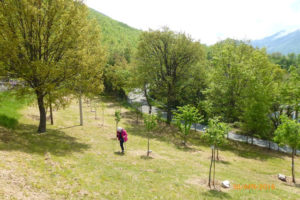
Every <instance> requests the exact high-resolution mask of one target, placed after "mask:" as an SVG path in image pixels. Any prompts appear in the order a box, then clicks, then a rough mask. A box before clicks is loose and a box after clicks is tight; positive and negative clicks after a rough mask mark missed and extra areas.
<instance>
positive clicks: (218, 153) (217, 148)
mask: <svg viewBox="0 0 300 200" xmlns="http://www.w3.org/2000/svg"><path fill="white" fill-rule="evenodd" d="M217 160H219V148H218V147H217Z"/></svg>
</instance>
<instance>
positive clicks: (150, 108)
mask: <svg viewBox="0 0 300 200" xmlns="http://www.w3.org/2000/svg"><path fill="white" fill-rule="evenodd" d="M144 95H145V97H146V101H147V104H148V106H149V115H151V113H152V105H151V103H150V99H149V96H148V92H147V88H146V85H144Z"/></svg>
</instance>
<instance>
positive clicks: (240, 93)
mask: <svg viewBox="0 0 300 200" xmlns="http://www.w3.org/2000/svg"><path fill="white" fill-rule="evenodd" d="M131 75H132V81H131V82H132V85H131V86H132V87H133V88H140V89H141V90H142V91H143V92H144V95H145V97H146V99H147V102H148V104H149V105H150V108H151V104H152V103H153V99H154V100H156V101H158V102H161V103H163V105H165V107H164V109H165V110H166V111H167V123H170V122H171V120H172V111H173V110H176V109H178V112H179V113H180V114H179V115H178V114H176V112H175V120H176V121H177V125H178V127H179V129H180V131H181V132H182V135H183V138H184V139H186V135H187V133H189V131H190V127H191V123H194V122H193V120H196V121H199V120H198V118H197V117H195V116H196V115H197V114H196V113H195V112H194V107H195V108H196V109H197V112H198V114H201V115H203V116H204V119H205V120H206V121H208V122H209V123H208V124H209V126H208V127H209V129H208V131H207V133H206V134H205V135H204V137H205V138H206V139H207V140H208V141H209V143H210V144H212V162H211V166H210V169H211V167H212V163H214V166H215V157H216V156H215V155H216V153H215V149H216V150H217V157H218V146H219V143H221V141H223V140H224V134H225V133H226V132H227V130H228V128H227V127H226V126H225V124H223V123H221V122H220V123H219V121H222V122H225V123H231V124H235V125H237V126H238V127H239V128H240V129H241V130H243V132H244V133H245V134H247V135H249V136H252V137H254V136H256V137H259V138H263V139H268V140H274V141H276V142H278V143H280V144H282V145H289V146H290V147H291V148H292V149H293V152H292V175H293V182H295V178H294V155H295V152H296V149H297V148H300V143H299V142H297V141H299V137H300V132H299V129H300V128H299V127H300V126H299V123H298V122H297V120H298V119H299V107H300V68H299V67H298V66H297V65H295V66H293V65H290V66H289V67H288V69H286V68H283V67H280V66H279V65H278V64H275V63H274V62H272V60H271V59H270V57H269V55H268V54H267V53H266V50H265V49H256V48H253V47H252V46H251V45H249V44H248V43H247V42H244V41H236V40H232V39H227V40H224V41H221V42H218V43H216V44H215V45H213V46H211V47H206V46H204V45H202V44H200V43H199V42H198V41H193V40H192V39H191V38H190V37H189V36H187V35H186V34H183V33H175V32H173V31H171V30H169V29H168V28H163V29H162V30H157V31H153V30H149V31H147V32H144V33H143V34H142V35H141V38H140V42H139V45H138V48H137V53H136V57H135V65H134V68H133V70H132V72H131ZM188 105H193V107H191V108H190V107H189V106H188ZM182 106H184V107H182ZM150 113H151V109H150ZM282 115H286V117H283V116H282ZM192 119H193V120H192ZM294 119H296V120H294ZM214 120H215V121H214ZM297 138H298V139H297ZM185 141H186V140H185ZM210 172H211V170H210ZM213 179H214V178H213ZM209 180H211V178H209ZM213 183H214V181H213ZM209 184H210V181H209Z"/></svg>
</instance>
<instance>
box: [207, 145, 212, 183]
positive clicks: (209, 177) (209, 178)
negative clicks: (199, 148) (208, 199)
mask: <svg viewBox="0 0 300 200" xmlns="http://www.w3.org/2000/svg"><path fill="white" fill-rule="evenodd" d="M212 163H213V149H211V159H210V166H209V176H208V186H209V188H210V180H211V167H212Z"/></svg>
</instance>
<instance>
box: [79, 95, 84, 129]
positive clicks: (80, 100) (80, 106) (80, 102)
mask: <svg viewBox="0 0 300 200" xmlns="http://www.w3.org/2000/svg"><path fill="white" fill-rule="evenodd" d="M79 115H80V126H83V116H82V99H81V94H80V95H79Z"/></svg>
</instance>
